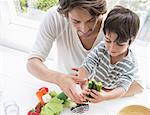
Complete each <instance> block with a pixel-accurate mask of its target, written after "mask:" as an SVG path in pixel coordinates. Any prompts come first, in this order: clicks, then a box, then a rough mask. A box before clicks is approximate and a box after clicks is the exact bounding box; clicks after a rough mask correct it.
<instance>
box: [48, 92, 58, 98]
mask: <svg viewBox="0 0 150 115" xmlns="http://www.w3.org/2000/svg"><path fill="white" fill-rule="evenodd" d="M49 95H50V96H51V97H52V98H53V97H55V96H57V93H56V91H51V92H50V93H49Z"/></svg>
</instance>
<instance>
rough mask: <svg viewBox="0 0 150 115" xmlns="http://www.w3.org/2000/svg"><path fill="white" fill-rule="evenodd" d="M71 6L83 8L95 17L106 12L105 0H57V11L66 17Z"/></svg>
mask: <svg viewBox="0 0 150 115" xmlns="http://www.w3.org/2000/svg"><path fill="white" fill-rule="evenodd" d="M73 8H84V9H87V10H88V11H89V13H90V14H91V15H92V16H93V17H95V16H99V15H101V14H104V13H106V1H105V0H59V7H58V12H59V13H60V14H63V15H65V16H66V17H68V12H69V11H71V10H72V9H73Z"/></svg>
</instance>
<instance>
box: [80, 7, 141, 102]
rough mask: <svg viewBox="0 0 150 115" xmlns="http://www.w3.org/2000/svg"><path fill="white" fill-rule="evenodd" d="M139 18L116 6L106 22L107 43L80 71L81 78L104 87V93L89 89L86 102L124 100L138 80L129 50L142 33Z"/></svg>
mask: <svg viewBox="0 0 150 115" xmlns="http://www.w3.org/2000/svg"><path fill="white" fill-rule="evenodd" d="M139 23H140V20H139V17H138V16H137V15H136V14H135V13H134V12H132V11H131V10H129V9H126V8H124V7H122V6H116V7H115V8H114V9H112V10H111V11H110V12H109V14H108V16H107V18H106V20H105V21H104V27H103V31H104V34H105V42H104V43H99V44H98V45H97V46H96V47H95V48H94V50H93V51H92V52H90V53H89V54H88V56H87V57H86V58H85V60H84V62H83V64H82V66H81V67H80V69H79V77H85V78H87V77H88V78H89V79H94V80H96V81H97V82H99V81H100V82H101V83H102V84H103V88H104V89H106V90H107V89H109V90H110V91H109V92H106V91H104V90H102V91H101V92H97V91H96V90H90V89H86V90H84V91H83V94H84V95H87V94H90V95H91V96H92V97H93V98H88V97H87V96H84V98H85V99H86V100H89V101H90V102H93V103H97V102H101V101H104V100H109V99H114V98H119V97H121V96H123V95H124V94H125V93H126V92H127V91H128V88H129V87H130V85H131V84H132V82H133V81H134V80H135V78H136V76H135V74H136V72H137V65H136V61H135V58H134V55H133V53H132V51H131V49H129V47H130V45H131V43H132V42H133V41H134V39H135V38H136V35H137V32H138V30H139Z"/></svg>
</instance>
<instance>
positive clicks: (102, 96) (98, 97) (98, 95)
mask: <svg viewBox="0 0 150 115" xmlns="http://www.w3.org/2000/svg"><path fill="white" fill-rule="evenodd" d="M83 95H84V99H85V100H87V101H89V102H92V103H98V102H102V101H104V100H106V98H107V92H105V91H103V90H101V92H99V91H96V90H94V89H86V90H84V91H83ZM87 95H90V96H91V97H92V98H91V97H87Z"/></svg>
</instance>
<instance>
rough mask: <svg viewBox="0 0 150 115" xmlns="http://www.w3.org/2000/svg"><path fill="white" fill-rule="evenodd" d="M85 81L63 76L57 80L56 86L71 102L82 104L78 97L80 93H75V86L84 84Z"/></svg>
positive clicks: (81, 99) (76, 77)
mask: <svg viewBox="0 0 150 115" xmlns="http://www.w3.org/2000/svg"><path fill="white" fill-rule="evenodd" d="M86 81H87V80H86V79H83V78H79V77H78V76H73V75H68V74H65V76H61V77H60V78H59V82H58V85H59V86H60V88H61V89H62V90H63V92H64V93H65V94H66V95H67V96H68V97H70V99H71V100H72V101H74V102H75V103H83V98H82V96H81V95H80V92H78V91H77V88H76V84H80V83H84V82H86Z"/></svg>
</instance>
